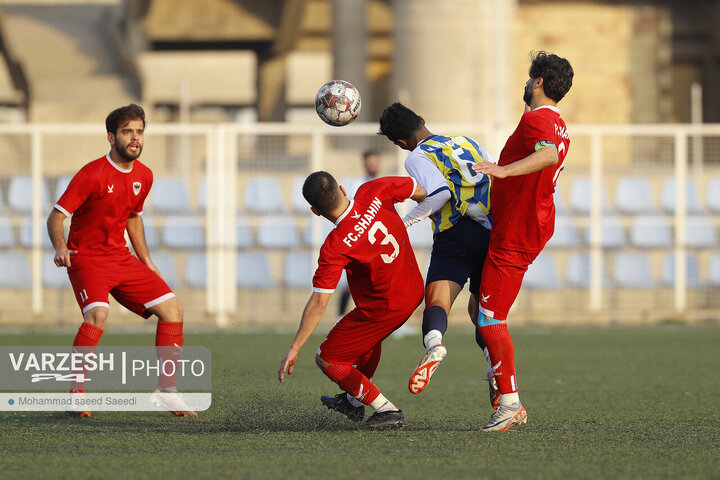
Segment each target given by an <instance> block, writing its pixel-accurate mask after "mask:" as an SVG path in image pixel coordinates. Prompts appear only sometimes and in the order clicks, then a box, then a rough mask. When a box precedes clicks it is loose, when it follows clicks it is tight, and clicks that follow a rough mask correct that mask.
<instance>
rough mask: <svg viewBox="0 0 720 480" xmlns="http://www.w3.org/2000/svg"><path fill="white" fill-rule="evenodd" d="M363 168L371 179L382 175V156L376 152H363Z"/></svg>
mask: <svg viewBox="0 0 720 480" xmlns="http://www.w3.org/2000/svg"><path fill="white" fill-rule="evenodd" d="M363 166H364V167H365V173H367V174H368V176H370V177H373V178H375V177H377V176H378V173H380V155H379V154H378V152H376V151H375V150H365V151H364V152H363Z"/></svg>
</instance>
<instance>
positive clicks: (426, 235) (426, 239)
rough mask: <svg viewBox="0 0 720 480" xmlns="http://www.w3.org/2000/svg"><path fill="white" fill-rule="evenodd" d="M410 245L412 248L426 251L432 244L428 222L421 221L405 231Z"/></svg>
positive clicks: (429, 223)
mask: <svg viewBox="0 0 720 480" xmlns="http://www.w3.org/2000/svg"><path fill="white" fill-rule="evenodd" d="M407 233H408V237H409V238H410V244H411V245H412V246H413V248H417V249H423V248H425V249H428V248H431V247H432V244H433V229H432V223H431V222H430V220H423V221H422V222H418V223H416V224H414V225H412V226H410V228H408V229H407Z"/></svg>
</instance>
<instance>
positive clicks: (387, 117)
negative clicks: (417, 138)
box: [378, 102, 423, 142]
mask: <svg viewBox="0 0 720 480" xmlns="http://www.w3.org/2000/svg"><path fill="white" fill-rule="evenodd" d="M422 124H423V123H422V119H421V118H420V117H418V116H417V114H416V113H415V112H413V111H412V110H410V109H409V108H407V107H406V106H405V105H403V104H402V103H400V102H395V103H393V104H392V105H390V106H389V107H387V108H386V109H385V111H383V113H382V115H381V116H380V131H379V132H378V135H385V136H386V137H387V138H388V139H389V140H390V141H391V142H394V141H396V140H405V139H407V138H410V137H412V135H413V133H414V132H415V130H417V129H418V128H420V127H422Z"/></svg>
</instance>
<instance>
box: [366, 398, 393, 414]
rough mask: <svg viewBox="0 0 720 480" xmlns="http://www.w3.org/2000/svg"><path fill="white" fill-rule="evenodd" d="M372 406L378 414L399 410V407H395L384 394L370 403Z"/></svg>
mask: <svg viewBox="0 0 720 480" xmlns="http://www.w3.org/2000/svg"><path fill="white" fill-rule="evenodd" d="M370 406H371V407H372V408H373V409H374V410H375V411H376V412H377V413H382V412H388V411H396V410H397V407H396V406H395V405H393V404H392V402H391V401H390V400H388V399H387V398H385V396H384V395H383V394H382V393H381V394H380V395H378V396H377V398H376V399H375V400H373V401H372V402H371V403H370Z"/></svg>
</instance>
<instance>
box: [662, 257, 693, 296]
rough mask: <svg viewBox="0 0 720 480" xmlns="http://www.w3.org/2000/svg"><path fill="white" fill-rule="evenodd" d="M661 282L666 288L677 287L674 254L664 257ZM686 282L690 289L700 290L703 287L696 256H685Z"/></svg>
mask: <svg viewBox="0 0 720 480" xmlns="http://www.w3.org/2000/svg"><path fill="white" fill-rule="evenodd" d="M660 282H661V283H662V285H664V286H666V287H674V286H675V254H674V253H668V254H666V255H665V256H664V257H663V263H662V274H661V276H660ZM685 282H686V285H687V286H688V288H698V287H701V286H702V282H701V281H700V268H699V266H698V259H697V257H696V256H695V255H686V256H685Z"/></svg>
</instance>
